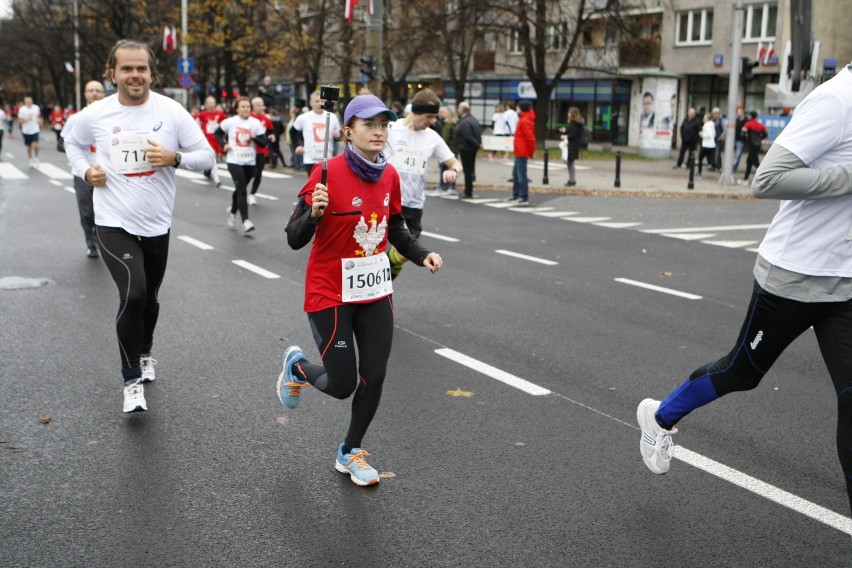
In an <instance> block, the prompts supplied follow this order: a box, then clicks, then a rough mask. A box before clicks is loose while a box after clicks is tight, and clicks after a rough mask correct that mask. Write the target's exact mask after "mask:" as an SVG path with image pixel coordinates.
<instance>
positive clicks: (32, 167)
mask: <svg viewBox="0 0 852 568" xmlns="http://www.w3.org/2000/svg"><path fill="white" fill-rule="evenodd" d="M30 169H31V170H34V169H35V160H33V159H32V158H30Z"/></svg>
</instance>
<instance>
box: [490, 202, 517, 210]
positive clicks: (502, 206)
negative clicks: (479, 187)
mask: <svg viewBox="0 0 852 568" xmlns="http://www.w3.org/2000/svg"><path fill="white" fill-rule="evenodd" d="M486 205H488V207H496V208H497V209H508V208H509V207H514V206H515V204H514V203H510V202H508V201H497V202H496V203H486Z"/></svg>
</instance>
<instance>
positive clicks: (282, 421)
mask: <svg viewBox="0 0 852 568" xmlns="http://www.w3.org/2000/svg"><path fill="white" fill-rule="evenodd" d="M288 422H290V419H289V418H287V417H286V416H279V417H278V418H276V419H275V423H276V424H282V425H283V424H287V423H288Z"/></svg>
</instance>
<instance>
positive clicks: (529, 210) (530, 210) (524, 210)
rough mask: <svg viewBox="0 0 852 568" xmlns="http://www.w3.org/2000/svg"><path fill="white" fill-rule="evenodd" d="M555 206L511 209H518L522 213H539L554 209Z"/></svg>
mask: <svg viewBox="0 0 852 568" xmlns="http://www.w3.org/2000/svg"><path fill="white" fill-rule="evenodd" d="M552 210H553V207H518V206H517V205H516V204H515V207H511V208H510V209H509V211H518V212H520V213H539V212H544V211H552Z"/></svg>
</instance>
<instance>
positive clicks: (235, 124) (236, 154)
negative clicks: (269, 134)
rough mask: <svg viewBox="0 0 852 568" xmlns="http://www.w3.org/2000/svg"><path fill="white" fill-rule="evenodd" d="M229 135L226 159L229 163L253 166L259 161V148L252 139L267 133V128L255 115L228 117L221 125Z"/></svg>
mask: <svg viewBox="0 0 852 568" xmlns="http://www.w3.org/2000/svg"><path fill="white" fill-rule="evenodd" d="M219 128H221V129H222V130H223V131H224V132H225V133H226V134H227V135H228V146H230V148H229V149H228V155H227V156H225V160H226V161H227V162H228V163H229V164H237V165H239V166H253V165H255V163H256V162H257V148H256V147H255V145H254V142H253V141H252V138H254V137H255V136H260V135H261V134H266V128H265V127H264V126H263V124H261V123H260V121H259V120H258V119H256V118H255V117H253V116H250V117H248V118H245V119H244V118H240V117H239V116H232V117H231V118H226V119H225V120H223V121H222V123H221V124H220V125H219Z"/></svg>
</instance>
